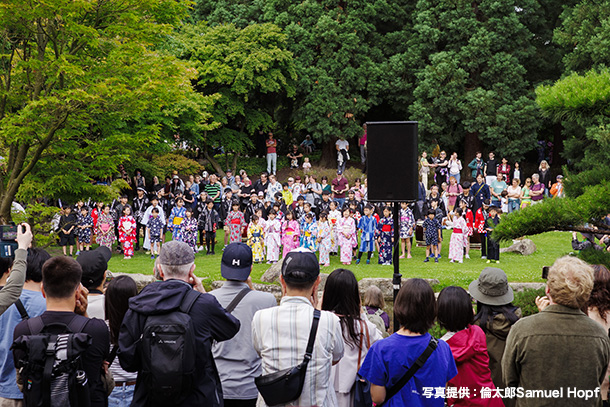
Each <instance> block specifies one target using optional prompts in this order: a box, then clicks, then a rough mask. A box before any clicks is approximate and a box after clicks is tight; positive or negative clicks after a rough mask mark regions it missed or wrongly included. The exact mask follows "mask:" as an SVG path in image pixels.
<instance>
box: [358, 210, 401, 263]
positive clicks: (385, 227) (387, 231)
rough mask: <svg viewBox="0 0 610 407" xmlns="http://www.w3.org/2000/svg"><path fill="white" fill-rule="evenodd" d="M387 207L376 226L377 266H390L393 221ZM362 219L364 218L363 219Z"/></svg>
mask: <svg viewBox="0 0 610 407" xmlns="http://www.w3.org/2000/svg"><path fill="white" fill-rule="evenodd" d="M391 214H392V211H391V209H390V207H389V206H386V207H384V208H383V218H381V219H380V220H379V224H378V225H377V233H376V236H377V241H378V242H379V264H381V265H383V266H389V265H391V264H392V246H393V245H394V219H392V215H391ZM363 219H364V218H363Z"/></svg>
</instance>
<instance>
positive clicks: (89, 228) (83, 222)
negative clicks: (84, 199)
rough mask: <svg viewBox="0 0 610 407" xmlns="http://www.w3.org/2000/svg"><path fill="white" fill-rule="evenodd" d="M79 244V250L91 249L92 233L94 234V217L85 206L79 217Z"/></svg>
mask: <svg viewBox="0 0 610 407" xmlns="http://www.w3.org/2000/svg"><path fill="white" fill-rule="evenodd" d="M76 227H77V228H78V245H79V248H78V249H79V251H84V250H85V247H86V248H87V250H91V235H92V234H93V218H92V217H91V215H89V210H88V209H87V207H86V206H83V207H82V208H81V210H80V217H79V219H78V225H77V226H76Z"/></svg>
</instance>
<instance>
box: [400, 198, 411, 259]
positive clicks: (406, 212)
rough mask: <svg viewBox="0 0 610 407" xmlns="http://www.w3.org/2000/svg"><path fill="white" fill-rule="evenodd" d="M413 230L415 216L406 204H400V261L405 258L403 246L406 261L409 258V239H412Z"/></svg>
mask: <svg viewBox="0 0 610 407" xmlns="http://www.w3.org/2000/svg"><path fill="white" fill-rule="evenodd" d="M414 228H415V216H413V211H412V210H411V208H409V206H408V205H407V203H406V202H401V203H400V248H401V249H402V254H401V256H400V257H399V258H400V259H404V258H405V246H406V248H407V259H410V258H412V256H411V238H412V237H413V229H414Z"/></svg>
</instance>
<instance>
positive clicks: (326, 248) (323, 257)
mask: <svg viewBox="0 0 610 407" xmlns="http://www.w3.org/2000/svg"><path fill="white" fill-rule="evenodd" d="M318 245H319V250H320V265H322V266H329V265H330V247H331V226H330V223H329V222H328V221H325V222H322V221H319V222H318Z"/></svg>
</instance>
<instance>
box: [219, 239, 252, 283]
mask: <svg viewBox="0 0 610 407" xmlns="http://www.w3.org/2000/svg"><path fill="white" fill-rule="evenodd" d="M250 271H252V249H250V246H248V245H247V244H245V243H231V244H229V245H228V246H227V247H225V249H224V252H223V253H222V261H221V262H220V274H221V275H222V277H223V278H226V279H227V280H237V281H246V280H247V279H248V277H249V276H250Z"/></svg>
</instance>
